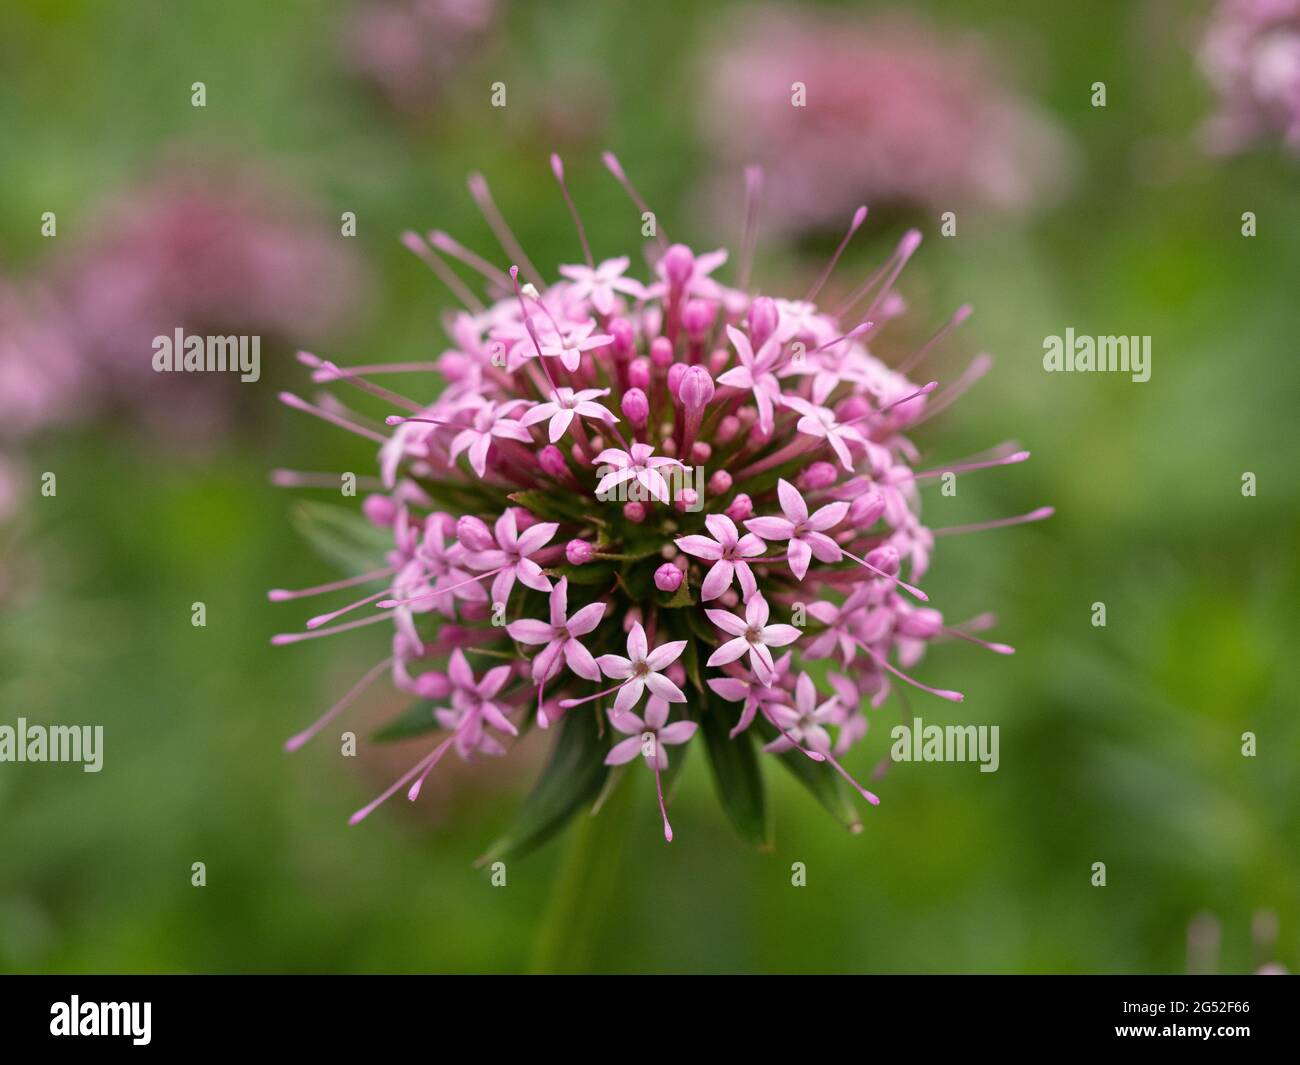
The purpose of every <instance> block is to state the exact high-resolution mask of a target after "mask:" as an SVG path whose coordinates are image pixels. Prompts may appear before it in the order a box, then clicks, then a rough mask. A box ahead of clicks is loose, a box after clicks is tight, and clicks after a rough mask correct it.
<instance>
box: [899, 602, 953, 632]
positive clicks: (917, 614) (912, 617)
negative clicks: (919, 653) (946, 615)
mask: <svg viewBox="0 0 1300 1065" xmlns="http://www.w3.org/2000/svg"><path fill="white" fill-rule="evenodd" d="M896 625H897V628H898V631H899V632H900V633H901V634H902V635H904V636H911V637H913V638H914V639H917V640H930V639H933V638H934V637H935V636H936V635H937V634H938V632H939V630H940V629H942V628H943V615H942V614H940V613H939V611H937V610H932V609H930V608H929V607H921V608H919V609H917V610H913V611H912V612H911V613H910V614H903V615H901V616H899V618H898V620H897V622H896Z"/></svg>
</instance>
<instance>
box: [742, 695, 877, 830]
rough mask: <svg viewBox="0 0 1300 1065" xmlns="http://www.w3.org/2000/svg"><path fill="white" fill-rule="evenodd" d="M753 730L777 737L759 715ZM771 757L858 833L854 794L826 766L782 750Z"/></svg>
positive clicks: (769, 737) (824, 763)
mask: <svg viewBox="0 0 1300 1065" xmlns="http://www.w3.org/2000/svg"><path fill="white" fill-rule="evenodd" d="M753 727H754V728H757V729H759V730H760V731H761V732H762V734H763V736H764V738H766V739H767V740H768V741H769V742H770V741H771V740H774V739H776V738H777V736H779V735H780V732H778V731H777V729H776V728H775V727H774V726H773V725H772V723H771V722H770V721H764V720H763V719H762V716H761V715H760V716H759V718H758V720H756V721H755V722H754V726H753ZM775 757H776V759H777V761H779V762H780V763H781V764H782V765H783V766H785V767H786V769H788V770H789V771H790V775H791V776H793V777H794V778H795V780H797V781H799V783H800V784H802V785H803V786H804V787H805V788H807V789H808V791H809V792H810V793H811V794H812V796H813V798H814V799H816V800H817V801H818V802H819V803H821V804H822V806H823V807H825V808H826V810H828V811H829V812H830V814H831V816H832V817H834V818H835V820H837V821H838V822H839V823H840V824H842V825H843V826H844V827H845V828H847V829H848V830H849V831H850V832H852V833H854V834H857V833H858V832H861V831H862V818H861V816H860V815H859V812H858V807H857V804H856V803H855V802H854V801H853V796H854V792H853V790H852V789H851V788H850V787H849V785H848V784H847V783H846V782H845V780H844V778H843V777H841V776H840V775H839V774H838V773H837V772H835V770H834V769H832V768H831V767H830V765H829V764H828V763H826V762H814V761H813V760H812V759H811V758H809V757H808V756H807V755H806V754H803V753H801V752H800V751H786V752H784V753H783V754H778V755H776V756H775Z"/></svg>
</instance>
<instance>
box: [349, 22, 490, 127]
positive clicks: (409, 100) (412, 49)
mask: <svg viewBox="0 0 1300 1065" xmlns="http://www.w3.org/2000/svg"><path fill="white" fill-rule="evenodd" d="M496 13H497V2H496V0H363V2H361V3H359V4H357V5H356V6H355V8H354V9H353V10H352V11H351V12H350V13H349V15H348V17H347V19H346V21H345V23H344V27H343V40H342V48H343V62H344V65H345V66H346V67H347V68H348V69H349V70H350V71H351V72H352V73H353V74H354V75H356V76H357V77H358V78H361V79H362V80H364V81H367V82H369V83H370V84H371V85H373V86H374V87H375V88H376V89H378V90H379V92H380V93H381V94H382V95H383V97H384V98H385V99H386V100H387V101H388V103H389V104H390V106H392V107H394V108H396V109H397V110H399V111H405V112H410V113H426V112H429V111H432V110H433V109H434V108H435V107H436V106H437V104H438V100H439V97H440V96H441V95H442V93H443V91H444V89H445V88H446V87H447V85H448V82H449V81H450V80H451V79H452V78H454V77H455V75H456V73H457V71H458V70H460V69H462V68H463V67H464V66H465V65H466V62H467V59H468V58H469V57H471V56H473V55H474V54H475V52H477V51H479V50H481V49H482V46H483V45H484V44H485V43H486V41H487V39H488V36H489V34H490V32H491V30H492V26H493V23H494V21H495V19H496Z"/></svg>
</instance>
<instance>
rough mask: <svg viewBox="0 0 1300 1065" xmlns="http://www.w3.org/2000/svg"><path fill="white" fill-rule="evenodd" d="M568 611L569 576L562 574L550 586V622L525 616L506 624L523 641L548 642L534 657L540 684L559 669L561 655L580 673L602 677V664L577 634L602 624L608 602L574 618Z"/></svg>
mask: <svg viewBox="0 0 1300 1065" xmlns="http://www.w3.org/2000/svg"><path fill="white" fill-rule="evenodd" d="M568 612H569V579H568V578H567V577H562V578H560V580H559V581H557V582H556V585H555V587H554V588H552V589H551V621H550V624H547V623H546V622H544V621H535V620H534V619H532V618H523V619H521V620H519V621H512V622H511V623H510V624H509V625H507V626H506V632H508V633H509V634H510V636H511V638H512V639H515V640H518V641H519V642H520V643H529V644H537V643H544V644H546V646H545V647H543V648H542V649H541V651H539V652H538V653H537V656H536V657H535V658H534V659H533V680H535V681H537V682H538V683H539V684H540V683H541V682H542V681H543V680H549V679H550V678H551V677H553V676H555V674H557V673H558V672H559V671H560V670H559V666H560V659H561V657H563V659H564V661H565V662H567V663H568V666H569V668H570V669H571V670H573V672H574V673H576V674H577V675H578V676H580V677H583V678H585V679H586V680H600V667H599V666H597V665H596V660H595V659H594V658H592V656H591V652H590V651H588V650H587V649H586V648H585V647H584V646H583V645H582V643H581V642H580V641H579V639H578V637H580V636H586V635H587V633H589V632H591V631H592V630H593V629H594V628H595V627H596V626H597V625H599V624H600V619H601V618H603V617H604V616H605V604H604V603H592V604H591V605H590V606H584V607H583V608H582V609H581V610H579V611H578V612H577V613H576V614H574V615H573V617H568V616H567V615H568Z"/></svg>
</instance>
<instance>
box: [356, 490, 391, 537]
mask: <svg viewBox="0 0 1300 1065" xmlns="http://www.w3.org/2000/svg"><path fill="white" fill-rule="evenodd" d="M361 513H362V514H364V515H365V516H366V520H367V521H368V522H370V524H371V525H377V526H378V527H379V528H381V529H391V528H392V526H393V522H394V521H396V520H397V504H396V503H394V502H393V501H392V500H391V499H389V498H388V496H381V495H372V496H366V499H365V502H363V503H362V504H361Z"/></svg>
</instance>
